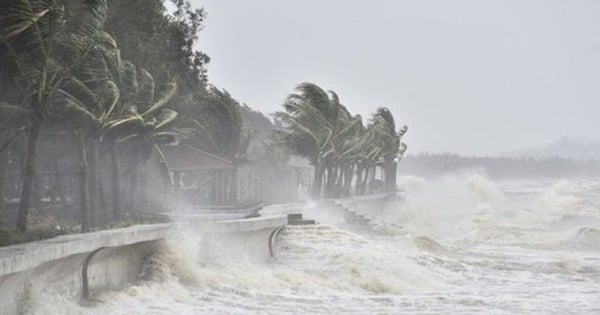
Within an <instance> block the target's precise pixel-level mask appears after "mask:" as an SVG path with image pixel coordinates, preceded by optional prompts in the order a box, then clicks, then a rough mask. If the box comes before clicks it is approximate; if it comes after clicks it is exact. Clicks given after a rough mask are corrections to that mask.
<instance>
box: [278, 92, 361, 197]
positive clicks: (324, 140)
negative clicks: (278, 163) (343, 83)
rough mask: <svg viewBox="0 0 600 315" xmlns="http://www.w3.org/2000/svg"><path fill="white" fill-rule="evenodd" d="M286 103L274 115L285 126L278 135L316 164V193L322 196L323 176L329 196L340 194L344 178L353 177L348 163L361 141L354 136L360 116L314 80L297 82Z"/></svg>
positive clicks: (317, 195) (292, 148) (296, 152)
mask: <svg viewBox="0 0 600 315" xmlns="http://www.w3.org/2000/svg"><path fill="white" fill-rule="evenodd" d="M283 106H284V108H285V112H278V113H276V115H275V117H276V118H277V119H279V120H280V121H281V122H282V124H283V126H284V127H285V129H284V130H283V131H278V133H279V137H280V138H281V139H282V141H283V142H284V143H285V144H286V145H287V146H288V147H289V148H290V149H291V151H292V152H294V153H295V154H298V155H300V156H303V157H305V158H308V159H309V161H310V162H311V164H312V165H313V166H314V168H315V171H314V183H313V196H314V197H315V198H319V197H320V196H321V194H322V190H323V180H324V179H325V180H326V183H325V188H326V189H325V190H326V194H327V195H328V196H336V195H339V194H341V193H342V191H341V186H343V182H344V180H345V181H348V180H350V181H351V179H352V175H351V174H350V173H351V172H349V171H348V170H349V168H350V167H349V164H350V161H352V160H353V159H352V158H353V156H352V155H351V153H353V151H354V150H355V149H356V148H354V147H355V146H357V145H358V144H357V143H354V144H352V141H354V140H355V139H351V138H352V136H356V133H357V132H360V130H361V126H362V122H361V118H360V116H356V117H353V116H352V115H351V114H350V113H349V112H348V110H347V109H346V107H345V106H343V105H342V104H341V103H340V102H339V98H338V96H337V94H335V93H334V92H329V93H327V92H325V91H324V90H323V89H321V88H320V87H319V86H317V85H316V84H313V83H302V84H300V85H298V86H297V87H296V93H293V94H291V95H289V96H288V98H287V100H286V102H285V103H284V105H283ZM346 174H348V176H347V177H345V176H344V175H346Z"/></svg>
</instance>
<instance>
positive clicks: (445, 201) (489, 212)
mask: <svg viewBox="0 0 600 315" xmlns="http://www.w3.org/2000/svg"><path fill="white" fill-rule="evenodd" d="M401 186H402V187H403V188H404V190H405V192H406V196H405V200H403V201H399V202H396V203H394V204H392V205H389V207H387V208H386V209H375V210H373V209H371V211H369V212H368V215H370V216H372V217H373V219H375V220H374V224H373V226H372V227H371V229H354V228H352V227H350V226H337V227H336V226H334V225H329V224H322V225H318V226H306V227H288V228H287V229H286V230H285V231H284V232H283V233H282V234H280V236H279V239H278V244H277V249H276V252H277V257H276V258H275V259H273V260H267V261H263V262H261V261H255V260H251V259H245V258H244V257H242V258H241V259H236V260H235V261H232V260H231V259H224V258H218V257H211V258H206V257H203V256H202V255H201V253H202V248H199V246H200V245H199V244H201V243H202V242H201V241H199V240H198V239H197V238H195V237H190V236H189V233H188V236H186V237H181V238H178V239H177V240H175V241H173V242H171V243H170V244H168V246H166V247H165V248H164V249H163V250H162V251H161V253H160V254H159V255H157V256H156V257H154V258H153V260H152V262H151V263H150V264H149V266H148V270H147V274H146V279H149V280H146V281H144V282H142V283H140V284H139V285H136V286H132V287H128V288H125V289H123V290H121V291H116V292H108V293H104V294H102V295H100V296H97V297H96V299H97V300H98V301H97V302H96V303H93V304H92V305H87V306H81V305H79V304H77V303H75V302H73V301H69V300H64V299H62V298H61V297H60V296H58V295H52V294H46V295H43V296H38V297H36V298H32V300H31V301H30V304H31V305H30V312H31V313H33V314H254V313H266V314H285V313H288V314H303V313H311V314H318V313H320V314H325V313H329V314H333V313H335V314H342V313H344V314H397V313H410V314H415V313H416V314H419V313H422V314H432V313H441V314H446V313H448V314H456V313H468V314H473V313H478V314H522V313H533V314H599V313H600V206H599V205H600V204H599V202H600V182H596V181H589V180H570V181H553V182H513V183H500V184H498V183H494V182H492V181H490V180H488V179H486V178H485V177H483V176H480V175H468V174H465V175H457V176H451V177H446V178H443V179H440V180H436V181H431V182H427V181H425V180H423V179H420V178H407V177H405V178H402V179H401ZM305 212H306V213H309V214H310V215H311V216H313V217H317V218H318V219H320V220H321V221H322V222H333V221H332V220H331V219H332V218H331V217H329V216H328V215H326V214H325V213H323V212H322V211H320V210H319V209H315V208H314V207H313V208H311V207H310V206H308V207H307V208H306V209H305Z"/></svg>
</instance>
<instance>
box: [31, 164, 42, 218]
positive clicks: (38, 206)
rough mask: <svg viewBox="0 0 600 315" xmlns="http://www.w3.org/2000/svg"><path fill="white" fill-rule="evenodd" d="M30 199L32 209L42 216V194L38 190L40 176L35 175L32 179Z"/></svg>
mask: <svg viewBox="0 0 600 315" xmlns="http://www.w3.org/2000/svg"><path fill="white" fill-rule="evenodd" d="M31 198H32V201H33V208H34V209H35V211H36V213H37V214H38V215H39V214H42V213H43V211H44V209H43V206H42V192H41V189H40V175H39V174H37V173H36V175H35V176H34V177H33V186H32V187H31Z"/></svg>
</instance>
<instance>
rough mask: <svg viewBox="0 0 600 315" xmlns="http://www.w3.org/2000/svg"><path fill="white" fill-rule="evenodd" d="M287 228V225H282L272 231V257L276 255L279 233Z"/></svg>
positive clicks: (270, 242)
mask: <svg viewBox="0 0 600 315" xmlns="http://www.w3.org/2000/svg"><path fill="white" fill-rule="evenodd" d="M284 228H285V225H282V226H280V227H278V228H276V229H274V230H273V232H271V235H269V255H270V256H271V258H274V257H275V239H277V235H279V232H281V231H282V230H283V229H284Z"/></svg>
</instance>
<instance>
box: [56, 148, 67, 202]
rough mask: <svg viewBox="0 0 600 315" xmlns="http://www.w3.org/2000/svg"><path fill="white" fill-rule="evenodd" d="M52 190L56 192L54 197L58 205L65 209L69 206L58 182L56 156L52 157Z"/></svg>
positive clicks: (58, 169) (58, 174) (58, 172)
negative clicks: (58, 201)
mask: <svg viewBox="0 0 600 315" xmlns="http://www.w3.org/2000/svg"><path fill="white" fill-rule="evenodd" d="M53 162H54V181H55V183H54V190H55V191H56V195H57V196H58V198H59V199H60V203H61V204H62V205H63V207H64V208H65V210H66V208H67V207H68V206H69V203H68V202H67V199H66V198H65V192H64V189H63V186H62V183H61V181H60V168H59V167H58V154H56V155H55V156H54V161H53Z"/></svg>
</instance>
